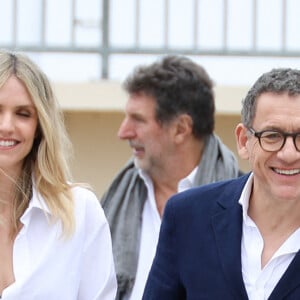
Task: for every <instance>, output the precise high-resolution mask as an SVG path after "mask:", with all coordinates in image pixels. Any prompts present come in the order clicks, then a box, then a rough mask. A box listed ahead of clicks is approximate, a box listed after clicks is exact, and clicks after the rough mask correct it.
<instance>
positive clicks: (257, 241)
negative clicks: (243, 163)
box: [239, 174, 300, 300]
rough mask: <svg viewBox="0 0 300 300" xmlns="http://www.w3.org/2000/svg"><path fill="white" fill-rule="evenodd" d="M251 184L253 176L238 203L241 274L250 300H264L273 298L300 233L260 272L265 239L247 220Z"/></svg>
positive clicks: (299, 238)
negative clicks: (239, 207) (240, 235)
mask: <svg viewBox="0 0 300 300" xmlns="http://www.w3.org/2000/svg"><path fill="white" fill-rule="evenodd" d="M252 182H253V175H252V174H251V175H250V177H249V179H248V181H247V183H246V185H245V187H244V189H243V192H242V194H241V197H240V200H239V203H240V204H241V205H242V208H243V236H242V245H241V251H242V273H243V279H244V283H245V287H246V290H247V293H248V297H249V300H265V299H268V297H269V296H270V295H271V293H272V291H273V289H274V288H275V286H276V284H277V283H278V281H279V279H280V278H281V276H282V275H283V273H284V272H285V271H286V269H287V267H288V266H289V264H290V262H291V261H292V260H293V258H294V256H295V254H296V253H297V251H298V250H299V245H300V229H298V230H296V231H295V232H294V233H293V234H292V235H291V236H290V237H289V238H288V239H287V240H286V241H285V242H284V243H283V245H282V246H281V247H280V248H279V249H278V250H277V251H276V252H275V253H274V255H273V257H272V258H271V259H270V261H269V262H268V263H267V264H266V265H265V266H264V268H261V254H262V250H263V239H262V236H261V234H260V232H259V229H258V228H257V226H256V225H255V223H254V222H253V220H251V218H250V217H249V216H248V206H249V197H250V193H251V189H252Z"/></svg>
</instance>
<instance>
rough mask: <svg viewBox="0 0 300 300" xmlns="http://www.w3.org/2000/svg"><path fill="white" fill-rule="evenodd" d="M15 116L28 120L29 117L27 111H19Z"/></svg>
mask: <svg viewBox="0 0 300 300" xmlns="http://www.w3.org/2000/svg"><path fill="white" fill-rule="evenodd" d="M17 115H19V116H21V117H26V118H29V117H30V113H29V112H27V111H19V112H18V113H17Z"/></svg>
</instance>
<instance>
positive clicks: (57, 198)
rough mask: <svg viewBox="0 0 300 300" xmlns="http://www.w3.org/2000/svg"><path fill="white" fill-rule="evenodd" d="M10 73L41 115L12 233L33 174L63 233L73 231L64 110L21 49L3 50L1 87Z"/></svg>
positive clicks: (0, 53)
mask: <svg viewBox="0 0 300 300" xmlns="http://www.w3.org/2000/svg"><path fill="white" fill-rule="evenodd" d="M10 76H16V77H17V78H18V79H19V80H20V81H21V82H22V83H23V84H24V85H25V86H26V88H27V90H28V92H29V94H30V96H31V99H32V101H33V104H34V105H35V107H36V110H37V115H38V128H37V134H36V138H35V141H34V144H33V147H32V150H31V152H30V153H29V154H28V156H27V157H26V158H25V160H24V164H23V169H22V172H21V174H20V177H19V178H18V179H17V182H15V183H16V193H15V199H14V202H13V216H12V223H13V229H12V234H15V233H16V232H17V231H18V228H19V225H20V218H21V216H22V215H23V213H24V211H25V210H26V208H27V207H28V203H29V201H30V199H31V196H32V176H34V184H35V187H36V189H37V191H38V192H39V193H40V194H41V195H42V196H43V198H44V199H45V202H46V204H47V206H48V208H49V209H50V211H51V213H52V215H53V216H54V220H57V219H58V220H61V223H62V230H63V231H62V233H63V235H64V236H69V235H71V234H72V232H73V231H74V226H75V220H74V213H73V210H74V203H73V198H72V193H71V190H70V184H69V182H70V181H71V173H70V170H69V164H68V159H69V154H70V153H72V151H71V150H72V147H71V143H70V141H69V138H68V136H67V134H66V129H65V125H64V121H63V114H62V111H61V109H60V108H59V105H58V102H57V100H56V98H55V96H54V94H53V90H52V88H51V85H50V82H49V80H48V78H47V76H46V75H45V74H44V73H43V71H41V69H40V68H39V67H38V66H37V65H36V64H35V63H33V61H31V60H30V59H29V58H28V57H27V56H25V55H24V54H21V53H14V52H8V51H5V50H0V88H1V87H2V86H3V84H4V83H5V82H6V81H7V80H8V78H9V77H10Z"/></svg>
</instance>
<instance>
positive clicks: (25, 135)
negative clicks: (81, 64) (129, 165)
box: [0, 51, 116, 300]
mask: <svg viewBox="0 0 300 300" xmlns="http://www.w3.org/2000/svg"><path fill="white" fill-rule="evenodd" d="M69 153H70V144H69V140H68V137H67V135H66V132H65V128H64V124H63V119H62V113H61V111H60V109H59V106H58V104H57V101H56V100H55V97H54V95H53V92H52V89H51V86H50V84H49V81H48V79H47V77H46V76H45V75H44V73H43V72H42V71H41V70H40V69H39V68H38V67H37V65H36V64H34V63H33V62H32V61H31V60H30V59H29V58H28V57H26V56H24V55H22V54H20V53H11V52H7V51H0V262H1V263H0V295H1V298H2V299H5V300H16V299H22V300H34V299H37V300H47V299H51V300H53V299H61V300H75V299H82V300H93V299H101V300H104V299H105V300H112V299H114V297H115V293H116V279H115V271H114V263H113V257H112V248H111V237H110V232H109V226H108V224H107V221H106V218H105V216H104V213H103V210H102V209H101V207H100V204H99V202H98V201H97V198H96V196H95V195H94V193H92V192H91V191H90V190H88V189H86V188H85V187H82V186H80V185H79V184H72V183H71V177H70V172H69V168H68V162H67V154H69Z"/></svg>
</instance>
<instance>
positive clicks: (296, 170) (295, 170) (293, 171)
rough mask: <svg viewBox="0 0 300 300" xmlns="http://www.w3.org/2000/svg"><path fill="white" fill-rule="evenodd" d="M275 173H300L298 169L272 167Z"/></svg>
mask: <svg viewBox="0 0 300 300" xmlns="http://www.w3.org/2000/svg"><path fill="white" fill-rule="evenodd" d="M274 170H275V172H276V173H278V174H282V175H295V174H299V173H300V169H293V170H282V169H274Z"/></svg>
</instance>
